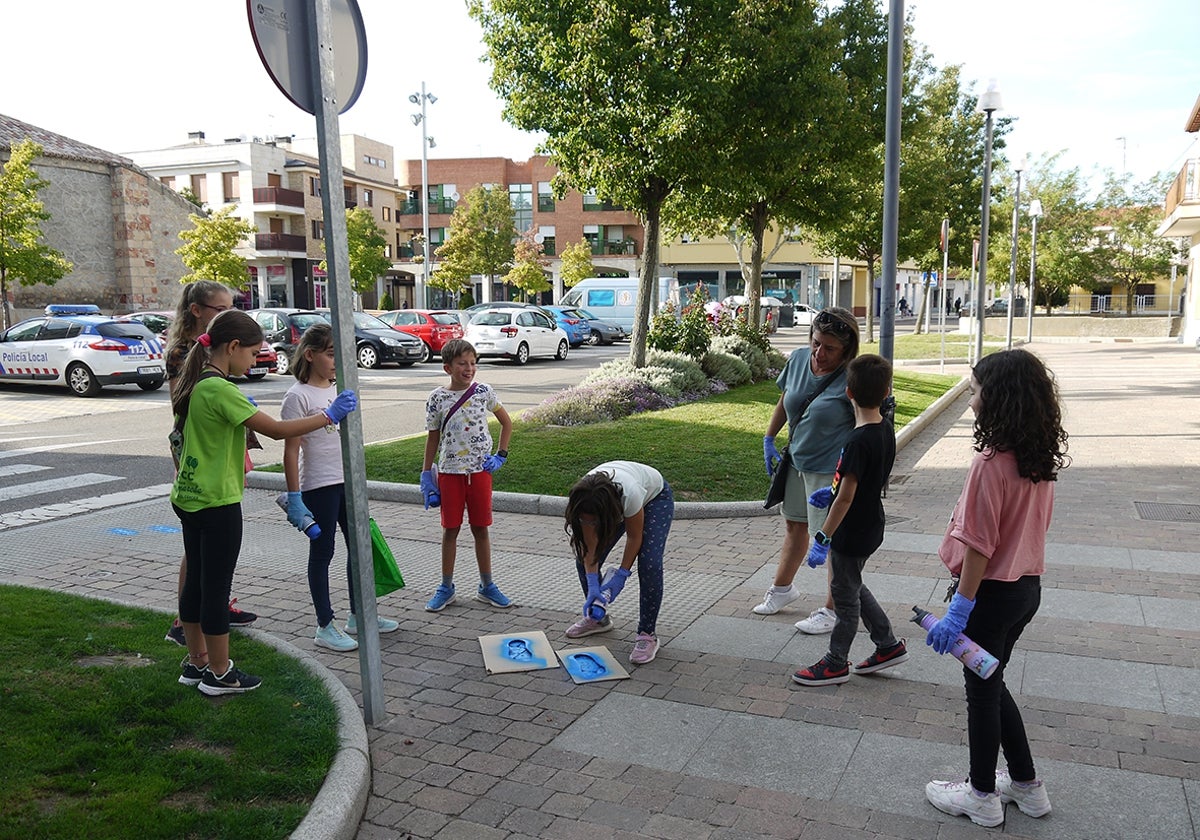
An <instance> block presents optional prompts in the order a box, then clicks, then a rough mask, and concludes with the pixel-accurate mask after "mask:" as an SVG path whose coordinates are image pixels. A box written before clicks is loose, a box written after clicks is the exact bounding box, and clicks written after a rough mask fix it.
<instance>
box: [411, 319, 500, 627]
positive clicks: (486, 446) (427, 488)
mask: <svg viewBox="0 0 1200 840" xmlns="http://www.w3.org/2000/svg"><path fill="white" fill-rule="evenodd" d="M442 362H443V369H444V370H445V371H446V373H447V374H449V375H450V385H449V387H439V388H434V389H433V392H432V393H431V394H430V395H429V399H428V400H427V401H426V403H425V429H426V431H428V433H429V436H428V437H427V438H426V440H425V462H424V465H423V466H422V470H421V495H422V496H423V497H424V499H425V509H426V510H428V509H429V508H430V507H434V506H437V505H438V504H439V497H440V504H441V508H442V528H443V531H442V582H441V584H440V585H439V586H438V588H437V591H435V592H434V593H433V597H432V598H430V599H429V603H428V604H426V605H425V609H426V610H428V611H429V612H441V611H442V610H443V609H445V608H446V607H447V606H448V605H449V604H452V603H453V602H454V597H455V596H454V561H455V559H456V557H457V554H458V532H459V530H460V529H461V528H462V522H463V510H464V508H465V509H466V512H467V517H468V520H469V521H470V525H471V536H472V537H474V538H475V562H476V563H477V564H478V566H479V588H478V589H477V590H476V592H475V600H477V601H483V602H484V603H486V604H491V605H492V606H493V607H499V608H501V609H503V608H505V607H510V606H512V603H513V602H512V600H511V599H509V598H508V597H507V596H506V595H505V594H504V593H503V592H501V591H500V587H498V586H496V584H495V582H493V581H492V538H491V534H490V533H489V531H488V528H489V526H490V525H491V524H492V473H494V472H495V471H496V470H498V469H500V468H501V467H502V466H504V462H505V461H506V460H507V459H508V441H509V439H510V438H511V437H512V419H511V418H510V417H509V416H508V412H507V411H505V410H504V406H503V405H501V404H500V398H499V397H497V396H496V392H495V391H493V390H492V388H491V386H489V385H485V384H484V383H482V382H475V374H476V371H477V369H478V357H477V356H476V353H475V348H474V347H473V346H472V345H471V343H470V342H469V341H466V340H464V339H461V338H456V339H452V340H450V341H448V342H446V345H445V346H444V347H443V348H442ZM489 411H490V412H491V413H493V414H495V415H496V419H497V420H499V421H500V446H499V448H498V449H497V450H496V454H494V455H493V454H492V435H491V432H490V431H489V430H488V412H489ZM435 458H436V459H437V468H438V472H437V478H436V479H435V478H434V475H433V463H434V459H435Z"/></svg>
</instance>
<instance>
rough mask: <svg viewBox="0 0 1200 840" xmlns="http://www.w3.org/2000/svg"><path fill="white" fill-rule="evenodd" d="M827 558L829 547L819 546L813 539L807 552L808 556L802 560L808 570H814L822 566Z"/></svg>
mask: <svg viewBox="0 0 1200 840" xmlns="http://www.w3.org/2000/svg"><path fill="white" fill-rule="evenodd" d="M827 557H829V546H827V545H821V544H820V543H819V542H817V541H816V540H815V539H814V540H813V544H812V548H810V549H809V550H808V556H807V557H805V558H804V562H806V563H808V565H809V567H810V568H813V569H815V568H817V566H824V565H825V559H826V558H827Z"/></svg>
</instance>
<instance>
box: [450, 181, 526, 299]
mask: <svg viewBox="0 0 1200 840" xmlns="http://www.w3.org/2000/svg"><path fill="white" fill-rule="evenodd" d="M516 238H517V229H516V226H515V223H514V214H513V208H512V204H511V202H510V201H509V199H508V192H507V191H505V190H502V189H489V188H487V187H482V186H480V187H473V188H472V189H471V190H469V191H468V192H467V194H466V196H464V197H463V199H462V201H460V202H459V203H458V206H457V207H455V208H454V213H453V215H451V216H450V231H449V234H448V238H447V239H446V242H445V243H444V244H442V245H441V247H439V248H438V249H437V251H436V253H437V258H438V260H439V263H438V270H437V271H436V272H434V274H433V276H432V277H431V278H430V280H429V283H430V285H432V286H435V287H437V288H439V289H446V290H447V291H449V292H452V293H455V294H461V293H462V292H464V291H466V290H467V289H468V288H469V287H470V281H471V277H472V276H473V275H476V274H481V275H483V276H485V277H487V284H488V285H487V289H488V290H489V292H490V290H491V288H492V283H493V280H494V279H495V277H496V275H499V274H504V273H506V272H507V271H508V269H509V268H510V267H511V266H512V261H513V241H514V240H515V239H516ZM485 297H487V298H490V297H491V295H490V293H489V294H487V295H485Z"/></svg>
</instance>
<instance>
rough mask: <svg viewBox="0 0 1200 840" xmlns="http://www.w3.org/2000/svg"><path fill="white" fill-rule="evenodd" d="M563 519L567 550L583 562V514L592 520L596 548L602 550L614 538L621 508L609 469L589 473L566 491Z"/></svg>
mask: <svg viewBox="0 0 1200 840" xmlns="http://www.w3.org/2000/svg"><path fill="white" fill-rule="evenodd" d="M565 516H566V522H565V523H564V524H563V530H564V531H566V532H567V535H568V536H569V537H570V538H571V550H572V551H574V552H575V559H576V560H578V561H579V562H580V563H582V562H583V558H584V556H585V555H586V554H587V544H586V543H585V542H584V540H583V521H582V519H583V517H584V516H588V517H594V518H595V520H596V551H597V552H603V551H604V550H605V549H606V548H608V547H609V546H611V545H612V544H613V543H615V542H616V541H617V538H618V537H619V536H620V535H621V526H623V525H624V524H625V511H624V508H623V506H622V504H621V486H620V485H619V484H617V483H615V482H614V481H613V477H612V475H611V474H610V473H606V472H598V473H589V474H587V475H585V476H584V477H583V478H581V479H579V481H577V482H575V486H574V487H572V488H571V492H570V493H568V494H567V510H566V514H565Z"/></svg>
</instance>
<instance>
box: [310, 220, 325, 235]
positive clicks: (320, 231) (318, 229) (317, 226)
mask: <svg viewBox="0 0 1200 840" xmlns="http://www.w3.org/2000/svg"><path fill="white" fill-rule="evenodd" d="M312 238H313V239H324V238H325V223H324V222H322V221H321V220H320V219H313V220H312Z"/></svg>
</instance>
